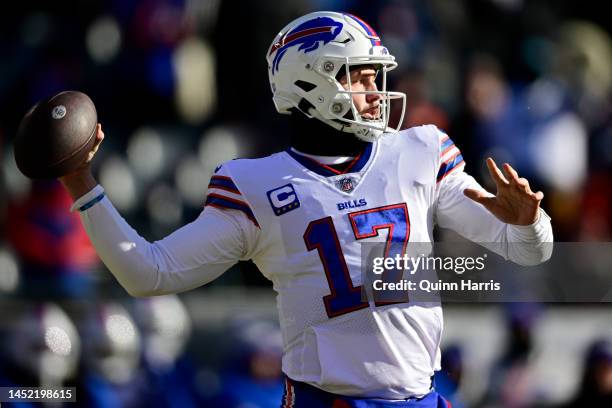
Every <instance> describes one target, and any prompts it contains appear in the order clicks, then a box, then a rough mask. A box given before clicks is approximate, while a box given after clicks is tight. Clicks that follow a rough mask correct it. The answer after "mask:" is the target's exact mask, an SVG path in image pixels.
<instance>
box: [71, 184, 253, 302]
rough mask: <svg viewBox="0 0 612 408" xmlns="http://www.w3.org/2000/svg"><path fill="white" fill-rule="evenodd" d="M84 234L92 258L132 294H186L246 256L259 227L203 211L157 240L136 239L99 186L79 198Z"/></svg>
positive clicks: (239, 217) (232, 215)
mask: <svg viewBox="0 0 612 408" xmlns="http://www.w3.org/2000/svg"><path fill="white" fill-rule="evenodd" d="M72 210H73V211H74V210H79V211H80V215H81V220H82V222H83V225H84V226H85V230H86V231H87V234H88V235H89V238H90V239H91V242H92V243H93V245H94V247H95V248H96V251H97V252H98V255H99V256H100V258H101V259H102V261H103V262H104V264H105V265H106V266H107V267H108V269H109V270H110V271H111V272H112V273H113V275H114V276H115V278H117V280H118V281H119V283H120V284H121V285H122V286H123V287H124V288H125V289H126V290H127V292H128V293H129V294H131V295H132V296H152V295H163V294H167V293H177V292H181V291H185V290H189V289H192V288H195V287H198V286H201V285H203V284H205V283H208V282H210V281H212V280H214V279H216V278H217V277H219V276H220V275H221V274H222V273H223V272H225V271H226V270H227V269H228V268H230V267H231V266H232V265H234V264H235V263H236V262H237V261H238V260H241V259H248V258H250V256H251V254H250V252H251V251H252V249H253V248H254V245H255V241H256V239H257V235H258V233H259V228H257V227H256V226H255V225H253V223H252V222H251V221H250V220H248V218H247V217H246V216H245V215H244V214H243V213H242V212H240V211H236V210H227V209H223V210H221V209H217V208H214V207H206V208H205V209H204V211H202V213H201V214H200V215H199V217H198V218H197V219H196V220H195V221H193V222H192V223H190V224H187V225H185V226H183V227H182V228H180V229H178V230H177V231H175V232H173V233H172V234H170V235H169V236H167V237H165V238H164V239H162V240H160V241H156V242H153V243H150V242H148V241H147V240H145V239H144V238H142V237H141V236H140V235H139V234H138V233H137V232H136V231H134V229H133V228H132V227H131V226H130V225H129V224H128V223H127V222H126V221H125V220H124V219H123V218H122V217H121V215H119V213H118V212H117V210H116V209H115V208H114V207H113V205H112V203H111V202H110V200H109V199H108V198H106V197H105V196H104V190H103V189H102V187H101V186H96V187H95V188H94V189H93V190H92V191H90V192H89V193H87V194H86V195H85V196H83V197H81V198H79V199H78V200H77V201H76V202H75V203H74V205H73V206H72Z"/></svg>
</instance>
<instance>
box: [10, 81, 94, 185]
mask: <svg viewBox="0 0 612 408" xmlns="http://www.w3.org/2000/svg"><path fill="white" fill-rule="evenodd" d="M97 123H98V114H97V112H96V107H95V105H94V103H93V102H92V100H91V99H90V98H89V96H87V95H85V94H84V93H82V92H78V91H64V92H60V93H59V94H57V95H55V96H53V97H51V98H49V99H44V100H41V101H39V102H38V103H37V104H36V105H34V106H33V107H32V108H31V109H30V110H29V111H28V112H27V113H26V114H25V115H24V117H23V119H22V120H21V123H20V125H19V128H18V130H17V137H16V139H15V161H16V162H17V167H18V168H19V170H21V172H22V173H23V174H25V175H26V176H27V177H29V178H32V179H51V178H57V177H61V176H64V175H66V174H68V173H71V172H72V171H74V170H76V168H77V167H78V166H79V165H80V164H81V163H83V161H85V159H86V158H87V155H88V153H89V151H90V150H91V149H92V148H93V145H94V143H95V140H96V137H95V136H96V125H97Z"/></svg>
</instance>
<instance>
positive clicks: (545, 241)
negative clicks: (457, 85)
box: [435, 139, 553, 265]
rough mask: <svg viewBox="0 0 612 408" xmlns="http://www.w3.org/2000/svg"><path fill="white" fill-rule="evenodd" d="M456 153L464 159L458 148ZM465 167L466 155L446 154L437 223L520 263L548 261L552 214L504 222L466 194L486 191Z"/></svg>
mask: <svg viewBox="0 0 612 408" xmlns="http://www.w3.org/2000/svg"><path fill="white" fill-rule="evenodd" d="M447 140H448V139H447ZM451 143H452V142H451ZM447 144H448V142H447ZM455 149H456V147H455ZM442 150H444V151H446V150H447V149H442ZM455 155H456V157H459V158H461V154H460V152H459V150H458V149H456V153H455ZM453 160H454V163H455V164H456V165H455V166H453ZM449 163H450V164H449ZM463 167H464V164H463V159H462V158H461V160H460V161H459V160H457V159H453V158H449V157H442V160H441V165H440V171H439V173H438V186H437V194H436V196H437V198H436V205H435V221H436V223H437V224H438V225H439V226H440V227H442V228H450V229H452V230H454V231H456V232H457V233H459V234H460V235H462V236H463V237H465V238H467V239H469V240H471V241H474V242H476V243H478V244H480V245H482V246H484V247H486V248H488V249H490V250H492V251H494V252H496V253H497V254H499V255H501V256H502V257H504V259H509V260H511V261H512V262H515V263H517V264H520V265H536V264H539V263H541V262H544V261H546V260H548V259H549V258H550V256H551V255H552V244H551V243H552V242H553V232H552V226H551V223H550V217H549V216H548V215H547V214H546V213H545V212H544V210H542V209H540V215H539V217H538V220H537V221H536V222H535V223H533V224H532V225H527V226H519V225H511V224H506V223H504V222H502V221H500V220H499V219H497V218H496V217H495V216H494V215H493V214H491V213H490V212H489V211H488V210H487V209H486V208H485V207H484V206H482V205H480V204H478V203H476V202H475V201H473V200H471V199H469V198H468V197H466V196H465V195H464V193H463V191H464V190H465V189H466V188H473V189H476V190H481V191H485V190H484V188H482V186H481V185H480V184H478V182H477V181H476V180H474V178H473V177H472V176H470V175H468V174H466V173H465V172H464V171H463ZM485 192H486V191H485ZM486 193H487V194H488V195H491V196H492V194H490V193H488V192H486Z"/></svg>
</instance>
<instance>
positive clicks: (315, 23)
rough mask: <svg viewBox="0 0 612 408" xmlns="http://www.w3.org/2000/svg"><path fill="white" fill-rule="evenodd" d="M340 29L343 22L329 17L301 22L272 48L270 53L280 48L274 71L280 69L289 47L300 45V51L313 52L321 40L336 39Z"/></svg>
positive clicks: (274, 61) (327, 41)
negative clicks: (279, 66)
mask: <svg viewBox="0 0 612 408" xmlns="http://www.w3.org/2000/svg"><path fill="white" fill-rule="evenodd" d="M340 31H342V23H341V22H339V21H336V20H334V19H333V18H329V17H317V18H314V19H312V20H308V21H306V22H304V23H302V24H300V25H299V26H297V27H296V28H294V29H293V30H291V31H289V32H288V33H287V34H286V35H285V36H284V37H283V38H282V39H281V40H280V41H279V42H277V43H276V44H274V45H273V46H272V48H271V49H270V55H272V53H273V52H274V51H277V50H278V52H277V53H276V55H275V56H274V60H273V62H272V73H273V74H274V72H275V71H278V64H279V63H280V60H281V59H282V58H283V55H285V53H286V52H287V49H288V48H290V47H295V46H296V45H299V46H300V48H298V51H304V52H305V53H307V52H311V51H314V50H316V49H317V48H319V42H320V41H323V44H327V43H329V42H330V41H332V40H333V39H335V38H336V37H337V36H338V34H340Z"/></svg>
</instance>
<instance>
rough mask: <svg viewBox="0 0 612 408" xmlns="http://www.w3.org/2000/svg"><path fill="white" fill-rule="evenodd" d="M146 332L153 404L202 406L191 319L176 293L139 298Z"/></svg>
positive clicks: (137, 308) (144, 352)
mask: <svg viewBox="0 0 612 408" xmlns="http://www.w3.org/2000/svg"><path fill="white" fill-rule="evenodd" d="M134 306H135V308H134V311H135V319H136V323H137V324H138V326H139V328H140V330H141V333H142V346H143V347H142V366H143V371H144V375H145V376H146V379H147V386H148V388H149V390H150V393H151V394H152V401H151V405H149V406H150V407H168V408H170V407H177V408H190V407H194V408H195V407H198V406H201V401H200V395H199V393H198V390H197V384H196V367H195V365H194V363H195V358H194V356H193V355H192V354H191V353H189V352H187V350H186V346H187V342H188V341H189V338H190V335H191V318H190V316H189V314H188V313H187V310H186V309H185V306H184V305H183V303H182V301H181V300H180V298H179V297H178V296H176V295H166V296H157V297H152V298H148V299H137V300H136V301H135V305H134Z"/></svg>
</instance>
